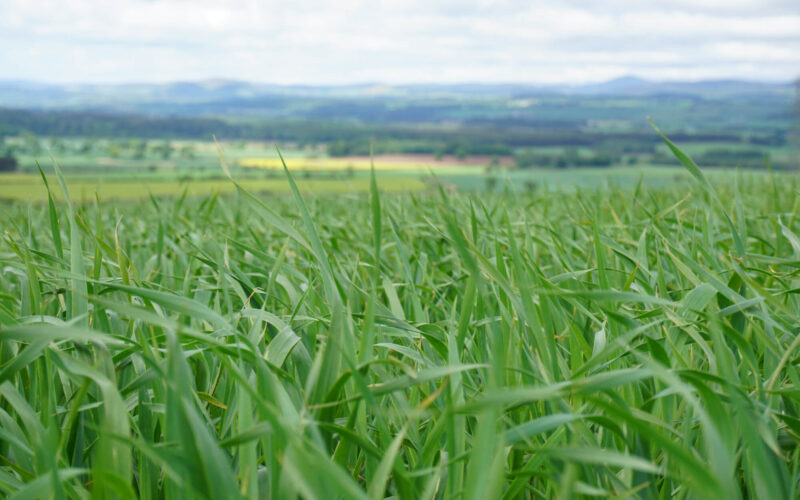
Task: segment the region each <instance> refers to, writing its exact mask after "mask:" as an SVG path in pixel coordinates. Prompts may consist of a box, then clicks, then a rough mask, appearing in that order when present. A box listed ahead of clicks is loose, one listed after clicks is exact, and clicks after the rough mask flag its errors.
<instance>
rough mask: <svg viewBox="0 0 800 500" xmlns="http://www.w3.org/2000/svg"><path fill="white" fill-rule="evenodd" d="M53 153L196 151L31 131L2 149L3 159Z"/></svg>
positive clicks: (135, 155)
mask: <svg viewBox="0 0 800 500" xmlns="http://www.w3.org/2000/svg"><path fill="white" fill-rule="evenodd" d="M47 150H50V151H52V152H53V154H55V155H64V154H71V155H79V156H92V155H104V156H109V157H111V158H131V159H135V160H140V159H145V158H161V159H170V158H176V157H177V158H183V159H193V158H195V156H196V149H195V147H194V146H193V145H191V144H183V145H176V144H173V143H172V142H171V141H168V140H161V141H147V140H142V139H104V140H97V139H92V138H84V139H80V140H64V139H60V138H57V137H56V138H39V137H37V136H36V135H35V134H32V133H30V132H27V131H25V132H23V133H22V134H20V137H19V140H17V141H13V142H10V141H6V142H5V144H4V146H3V147H2V148H0V153H4V154H2V155H1V156H5V157H14V156H20V155H29V156H39V155H42V154H45V153H46V151H47Z"/></svg>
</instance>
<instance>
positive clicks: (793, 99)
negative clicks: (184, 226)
mask: <svg viewBox="0 0 800 500" xmlns="http://www.w3.org/2000/svg"><path fill="white" fill-rule="evenodd" d="M47 5H48V7H47V8H42V7H41V6H40V8H36V9H34V8H33V7H31V6H30V5H28V4H26V3H24V2H10V3H8V4H4V6H3V7H0V14H4V15H1V16H0V19H2V21H0V28H2V29H0V32H2V33H3V34H2V35H0V38H2V39H3V42H4V45H6V46H8V47H9V48H10V49H13V50H10V51H7V52H6V54H5V55H4V56H2V57H3V59H4V62H5V64H3V65H2V68H3V69H2V70H1V71H0V158H2V160H0V170H3V171H5V172H6V175H5V177H4V180H5V182H3V183H2V186H0V197H4V198H27V197H33V198H37V197H38V198H40V197H41V196H43V194H44V191H43V190H42V187H41V186H40V185H39V181H38V177H37V175H34V174H37V167H36V162H37V160H38V161H39V163H40V164H41V165H42V166H43V167H44V168H45V169H48V168H49V165H50V164H51V162H52V160H51V158H50V156H51V155H52V157H53V158H55V159H56V160H57V161H59V162H60V164H61V165H62V167H63V168H64V170H65V172H66V173H67V174H68V175H69V176H70V177H71V178H72V179H73V180H74V184H73V186H74V188H75V189H76V191H77V190H79V191H81V192H84V191H85V192H86V193H88V194H87V196H89V198H92V197H93V194H91V193H93V192H94V191H95V190H97V189H100V193H101V194H103V195H105V196H111V197H134V198H135V197H140V196H144V195H145V194H146V193H147V192H153V193H164V194H170V193H172V194H174V193H177V192H182V190H185V189H188V191H187V192H190V193H195V192H197V193H206V192H209V190H211V191H213V190H218V189H219V190H223V191H224V190H226V189H228V190H230V189H232V188H231V187H230V186H227V187H226V186H224V185H220V183H218V182H216V181H217V180H220V179H222V177H223V175H222V170H221V169H220V159H219V155H218V152H217V147H216V146H215V144H214V142H213V138H214V137H216V138H217V140H218V142H219V144H220V146H221V150H222V153H223V155H224V157H225V158H226V159H227V161H228V162H229V164H230V167H231V168H232V169H233V170H234V171H235V172H236V175H237V176H239V177H240V178H242V179H244V180H246V181H247V182H249V183H251V184H250V186H251V187H252V188H253V189H256V190H259V191H267V192H271V191H282V190H284V189H285V186H283V184H282V183H281V182H277V181H275V180H274V178H277V174H278V173H279V172H278V169H279V167H280V163H279V161H278V156H277V153H276V150H275V146H276V145H277V146H278V147H279V148H280V149H281V151H282V153H283V154H284V156H285V157H286V159H287V164H288V165H289V167H290V168H292V169H294V170H296V171H297V172H298V177H299V178H300V179H301V180H302V181H303V187H304V188H306V189H309V190H311V189H310V188H311V187H312V183H313V187H314V189H313V190H317V191H336V192H342V191H360V190H363V189H364V188H365V186H366V184H365V179H366V177H365V172H366V170H367V169H368V166H369V164H370V159H369V157H370V151H372V152H373V154H374V161H375V164H376V167H377V169H378V171H379V173H380V175H381V177H382V178H390V179H391V182H387V183H385V187H386V188H387V189H389V188H391V189H395V190H401V191H402V190H418V189H425V188H427V187H431V186H433V185H437V184H441V183H443V184H445V185H447V186H448V187H450V188H453V189H462V190H471V191H474V190H497V189H535V188H536V187H537V186H593V185H597V184H603V183H609V182H611V183H619V184H630V183H634V182H639V180H643V181H645V182H658V183H661V182H665V181H678V180H680V179H682V178H683V177H682V176H683V173H682V172H681V170H680V169H674V168H673V167H676V166H677V165H678V164H677V162H676V160H675V159H674V158H673V157H672V155H671V154H669V152H668V150H667V149H666V146H665V145H664V144H662V143H661V142H660V139H659V138H658V136H657V134H656V133H655V132H654V131H653V128H652V127H651V125H650V124H649V123H648V117H649V118H650V119H652V120H653V121H654V122H655V123H656V124H657V125H658V126H659V127H660V128H661V129H662V130H663V131H664V132H665V133H666V134H667V135H668V136H670V137H671V138H672V139H673V140H674V141H676V142H678V143H679V144H681V145H682V146H683V147H684V148H685V149H686V151H687V152H688V153H689V154H691V155H692V156H693V158H694V159H695V160H696V162H697V163H698V164H699V165H700V166H701V167H704V168H709V169H713V170H715V171H719V170H720V169H737V168H741V169H746V170H753V171H766V170H767V169H769V168H771V169H773V170H783V171H786V170H793V169H796V168H797V166H798V163H800V159H799V158H800V139H799V138H798V137H800V132H799V131H798V130H800V125H799V123H800V96H799V93H800V80H799V79H798V76H800V56H798V54H800V15H798V12H797V9H796V6H794V7H793V4H792V3H791V2H784V1H783V0H773V1H771V2H766V3H758V2H750V1H746V0H741V1H737V2H732V3H725V4H723V3H721V2H720V3H717V2H703V4H702V5H696V4H691V3H687V2H678V3H676V4H675V5H674V6H672V7H671V8H670V9H664V8H659V7H647V6H632V5H627V4H625V3H624V2H623V3H622V4H617V3H615V2H611V3H610V4H609V5H607V6H606V7H608V8H600V7H599V6H596V5H594V4H592V3H588V2H582V1H570V2H565V3H564V4H563V5H560V6H552V5H548V4H546V3H542V2H533V3H532V4H531V5H527V4H526V5H521V4H517V3H515V2H499V3H498V2H489V3H478V4H474V5H462V6H458V5H455V4H452V5H451V4H449V3H447V2H442V3H439V2H437V3H435V5H427V4H421V3H416V2H412V3H411V5H400V4H394V3H391V2H390V3H385V4H381V5H379V6H376V7H375V8H373V9H365V8H364V5H362V4H361V3H359V2H346V4H345V5H343V6H341V8H338V9H332V8H330V7H326V6H325V5H324V4H317V3H314V2H310V5H306V6H305V7H307V8H308V9H307V10H303V11H302V12H301V9H299V8H298V7H297V6H294V7H293V6H291V5H283V4H281V5H275V6H272V5H259V4H254V3H250V2H239V3H237V4H236V5H235V6H232V7H231V8H230V9H226V10H220V9H218V8H216V7H214V5H213V4H210V3H205V2H200V3H198V4H197V5H196V6H194V7H193V8H192V9H186V8H185V7H186V6H183V5H182V4H180V3H179V2H138V1H124V2H120V3H119V4H117V5H116V8H117V9H118V10H117V11H114V10H113V9H109V8H108V7H107V6H103V5H101V4H99V3H98V2H93V1H88V2H82V3H78V4H77V5H74V6H63V5H59V4H57V3H56V4H47ZM115 12H118V15H115ZM65 19H80V20H81V22H80V23H79V26H78V25H74V24H70V23H69V22H67V21H66V20H65ZM656 20H657V21H658V22H655V21H656ZM648 23H649V24H648ZM257 82H262V83H257ZM9 173H13V176H11V175H9ZM712 175H714V174H713V173H712ZM98 183H102V184H103V186H102V187H101V188H98Z"/></svg>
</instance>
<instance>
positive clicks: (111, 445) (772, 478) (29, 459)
mask: <svg viewBox="0 0 800 500" xmlns="http://www.w3.org/2000/svg"><path fill="white" fill-rule="evenodd" d="M744 179H745V178H743V177H742V178H740V179H738V181H737V179H735V178H732V179H728V180H727V181H721V182H720V183H719V184H717V185H716V187H715V189H716V191H717V193H718V194H717V195H715V194H714V191H713V190H709V189H708V188H707V187H706V186H707V184H706V183H704V181H703V180H702V178H700V182H699V183H698V184H697V185H696V186H695V187H694V188H688V189H687V187H686V185H669V186H663V187H648V186H638V187H630V188H613V187H606V188H601V189H591V190H587V191H578V192H572V193H564V192H560V191H556V192H552V191H544V190H539V191H535V192H533V193H529V194H526V195H525V196H520V197H516V196H515V195H513V194H512V195H505V196H496V195H488V196H484V197H481V198H478V197H473V196H466V195H445V194H444V193H442V194H441V196H433V195H422V196H419V197H415V196H405V197H394V196H390V195H384V196H382V197H380V199H378V197H377V196H376V195H375V192H373V194H372V197H371V199H370V198H367V197H363V196H355V195H346V196H339V197H330V196H327V197H315V198H310V199H307V200H306V201H305V202H304V201H302V200H301V199H300V198H299V197H298V198H296V199H294V200H292V199H289V198H281V197H277V198H275V197H272V198H256V197H253V196H250V195H248V194H247V193H246V192H244V191H240V192H239V193H238V194H237V195H235V196H231V197H224V198H207V199H202V200H194V199H186V200H179V201H175V200H172V201H165V200H161V201H155V200H153V201H152V202H150V203H147V202H143V203H139V204H132V205H120V206H115V205H113V204H107V205H102V206H100V207H97V206H92V205H85V206H76V207H74V208H72V207H70V206H69V205H68V204H66V203H65V202H57V204H55V205H53V206H52V207H51V208H48V207H47V206H44V207H33V208H30V207H26V206H22V205H12V206H10V207H8V209H7V210H6V211H5V212H4V214H3V215H2V225H3V228H4V240H3V242H2V243H0V267H2V269H3V273H2V275H0V292H1V293H0V324H2V327H1V329H0V341H1V342H2V344H1V345H0V346H1V347H0V395H1V396H2V397H1V398H0V436H2V439H0V491H2V492H3V495H4V496H13V495H16V496H15V497H14V498H31V497H34V496H43V497H44V496H46V497H51V498H81V497H84V496H85V495H87V492H88V491H91V492H93V493H94V494H95V495H96V496H97V497H98V498H114V497H123V498H124V497H129V496H132V495H134V494H138V495H140V496H141V497H143V498H163V497H167V498H195V497H208V498H238V497H240V496H245V497H249V498H258V497H272V498H293V497H295V496H298V495H299V496H302V497H304V498H334V497H342V498H384V497H385V496H388V495H397V496H399V497H401V498H409V499H412V498H413V499H416V498H476V499H478V498H498V497H500V496H501V495H502V496H504V497H505V498H551V497H553V496H556V495H558V496H559V497H560V498H569V497H571V496H581V495H620V496H625V495H628V496H630V495H632V496H635V497H640V498H666V497H672V496H676V497H678V498H714V497H720V496H724V497H726V498H737V497H759V498H789V497H795V496H796V495H797V492H796V489H795V484H796V481H797V477H798V474H797V472H798V471H797V466H798V464H800V460H798V447H797V436H798V434H797V433H798V432H800V420H798V418H800V414H799V412H800V406H798V404H800V401H798V400H799V399H800V396H798V390H797V386H798V384H800V378H798V377H799V376H800V374H798V370H797V368H796V356H797V348H798V347H800V341H798V338H800V337H797V336H796V333H797V316H798V311H799V310H800V304H798V301H797V297H796V289H797V279H796V277H795V275H796V269H797V268H798V265H799V263H800V239H798V237H797V236H796V234H797V233H798V232H800V221H798V219H797V211H798V204H797V201H796V200H797V196H796V193H797V183H796V179H795V178H794V177H783V178H781V182H774V183H773V182H770V181H769V180H768V179H767V178H765V177H757V178H756V177H748V178H747V179H746V180H744ZM737 182H738V184H739V185H738V187H737V186H736V184H737ZM670 186H671V187H670ZM51 187H55V186H51ZM729 221H730V223H729Z"/></svg>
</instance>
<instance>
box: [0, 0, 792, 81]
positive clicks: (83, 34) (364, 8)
mask: <svg viewBox="0 0 800 500" xmlns="http://www.w3.org/2000/svg"><path fill="white" fill-rule="evenodd" d="M623 75H636V76H640V77H644V78H651V79H669V80H699V79H708V78H737V79H764V80H789V79H793V78H796V77H798V76H800V0H669V1H630V0H628V1H626V0H596V1H591V0H562V1H558V2H555V1H551V2H544V1H538V0H533V1H513V0H508V1H497V2H495V1H478V2H470V1H467V0H445V1H436V0H409V1H394V0H393V1H380V0H370V1H366V0H364V1H362V0H333V1H306V0H295V1H247V0H215V1H206V0H191V1H188V0H187V1H172V0H169V1H159V0H153V1H145V0H119V1H118V0H89V1H79V0H71V1H64V0H54V1H42V0H0V79H15V80H19V79H28V80H39V81H45V82H130V81H135V82H156V81H157V82H164V81H175V80H200V79H208V78H228V79H239V80H250V81H257V82H271V83H307V84H339V83H362V82H384V83H409V82H442V83H448V82H533V83H537V82H540V83H553V82H571V83H582V82H596V81H602V80H607V79H610V78H615V77H619V76H623Z"/></svg>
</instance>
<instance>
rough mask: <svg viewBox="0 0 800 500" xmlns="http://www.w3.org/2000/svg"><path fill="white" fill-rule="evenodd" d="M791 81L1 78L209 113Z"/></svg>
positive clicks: (39, 94) (1, 98)
mask: <svg viewBox="0 0 800 500" xmlns="http://www.w3.org/2000/svg"><path fill="white" fill-rule="evenodd" d="M793 91H794V89H793V84H792V83H790V82H786V83H771V82H753V81H740V80H715V81H698V82H657V81H649V80H644V79H641V78H636V77H630V76H629V77H623V78H617V79H614V80H610V81H607V82H602V83H596V84H586V85H527V84H414V85H384V84H359V85H343V86H325V85H320V86H308V85H272V84H261V83H249V82H242V81H236V80H222V79H220V80H206V81H198V82H174V83H166V84H149V83H126V84H113V85H111V84H47V83H38V82H28V81H2V80H0V106H2V107H8V108H27V109H72V110H114V111H121V112H126V111H130V112H156V113H157V112H159V111H162V112H168V113H181V114H195V113H197V114H204V113H209V112H211V113H225V112H234V113H236V112H237V109H239V108H252V107H253V106H257V107H263V106H270V105H274V104H275V103H283V104H286V103H287V102H288V101H296V100H297V98H313V99H322V100H331V101H339V100H375V99H378V100H381V99H414V100H423V101H426V100H436V99H476V98H494V99H499V100H503V99H514V98H524V97H547V96H559V95H563V96H570V95H574V96H617V97H620V96H639V97H646V96H659V95H673V96H675V95H683V96H690V97H691V96H693V97H702V98H712V99H713V98H727V97H733V96H747V95H773V96H788V95H791V94H792V92H793Z"/></svg>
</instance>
